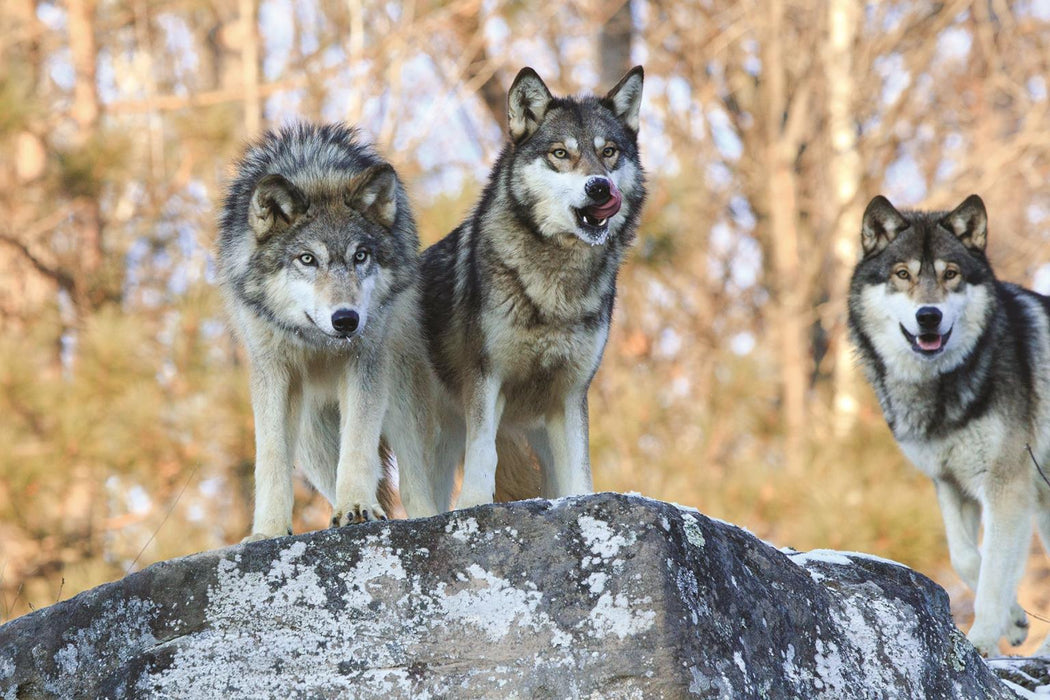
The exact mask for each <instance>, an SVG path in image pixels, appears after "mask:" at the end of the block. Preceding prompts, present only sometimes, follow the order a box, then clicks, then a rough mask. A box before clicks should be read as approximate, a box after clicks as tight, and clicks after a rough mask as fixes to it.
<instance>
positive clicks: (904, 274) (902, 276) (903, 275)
mask: <svg viewBox="0 0 1050 700" xmlns="http://www.w3.org/2000/svg"><path fill="white" fill-rule="evenodd" d="M893 274H895V275H897V277H899V278H900V279H902V280H906V279H911V273H909V272H908V271H907V270H905V269H904V268H903V267H902V268H901V269H899V270H897V271H896V272H894V273H893Z"/></svg>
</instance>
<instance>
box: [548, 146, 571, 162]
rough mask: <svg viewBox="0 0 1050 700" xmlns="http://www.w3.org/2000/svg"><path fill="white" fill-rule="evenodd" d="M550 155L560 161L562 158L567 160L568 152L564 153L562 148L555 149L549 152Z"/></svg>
mask: <svg viewBox="0 0 1050 700" xmlns="http://www.w3.org/2000/svg"><path fill="white" fill-rule="evenodd" d="M551 155H552V156H554V157H555V158H557V159H558V160H561V159H563V158H568V157H569V152H568V151H566V150H565V149H564V148H555V149H554V150H553V151H551Z"/></svg>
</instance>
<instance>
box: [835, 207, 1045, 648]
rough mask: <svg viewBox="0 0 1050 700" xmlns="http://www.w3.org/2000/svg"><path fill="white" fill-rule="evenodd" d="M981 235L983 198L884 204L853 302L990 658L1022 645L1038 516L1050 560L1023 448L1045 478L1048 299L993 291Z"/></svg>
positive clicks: (860, 342)
mask: <svg viewBox="0 0 1050 700" xmlns="http://www.w3.org/2000/svg"><path fill="white" fill-rule="evenodd" d="M987 234H988V223H987V214H986V212H985V208H984V204H983V202H981V200H980V198H979V197H977V196H976V195H974V196H971V197H970V198H968V199H967V200H966V201H964V202H963V203H962V204H961V205H960V206H959V207H958V208H956V209H955V210H953V211H951V212H909V211H905V212H898V211H897V210H896V209H894V208H893V206H892V205H891V204H890V203H889V201H887V200H886V199H885V198H883V197H876V198H875V199H874V200H872V202H871V204H869V205H868V209H867V211H866V212H865V214H864V222H863V226H862V234H861V236H862V237H861V242H862V246H863V249H864V257H863V259H862V260H861V262H860V263H859V264H858V265H857V267H856V270H855V271H854V274H853V280H852V285H851V287H850V299H849V326H850V332H851V334H852V337H853V341H854V343H855V344H856V347H857V350H858V355H859V357H860V360H861V364H862V365H863V367H864V370H865V372H866V374H867V377H868V379H869V381H870V382H871V384H872V386H873V387H874V388H875V392H876V394H877V395H878V398H879V403H880V405H881V406H882V411H883V414H884V415H885V417H886V421H887V422H888V423H889V426H890V429H891V430H892V431H893V435H894V437H895V438H896V439H897V442H898V444H899V445H900V447H901V449H902V450H903V451H904V453H905V454H906V455H907V456H908V458H909V459H910V460H911V461H912V462H913V463H914V464H915V465H916V466H917V467H918V468H919V469H921V470H922V471H923V472H924V473H925V474H927V475H928V476H929V477H930V478H932V479H933V481H934V484H935V486H936V489H937V498H938V501H939V503H940V507H941V512H942V516H943V518H944V525H945V529H946V532H947V539H948V548H949V551H950V554H951V560H952V565H953V567H954V568H955V570H956V571H957V572H958V574H959V576H960V577H961V578H962V579H963V580H964V581H965V582H966V583H967V585H969V586H970V587H971V588H972V589H974V590H975V591H976V600H975V603H974V612H975V619H974V624H973V627H971V629H970V632H969V635H968V636H969V638H970V640H971V641H972V642H973V644H974V645H975V646H976V647H977V648H978V650H980V651H981V653H983V654H985V655H988V654H996V653H997V651H998V646H999V638H1000V637H1002V636H1004V635H1005V636H1006V638H1007V639H1008V640H1009V641H1010V642H1011V643H1012V644H1020V643H1021V642H1022V641H1023V640H1024V638H1025V636H1026V635H1027V631H1028V621H1027V619H1026V617H1025V613H1024V611H1023V610H1022V609H1021V608H1020V606H1018V604H1017V601H1016V595H1017V586H1018V584H1019V582H1020V578H1021V576H1022V574H1023V571H1024V565H1025V561H1026V558H1027V553H1028V546H1029V543H1030V541H1031V535H1032V516H1033V515H1034V516H1036V522H1037V525H1038V529H1039V533H1040V535H1041V538H1042V540H1043V543H1044V545H1046V546H1048V547H1050V488H1048V486H1047V484H1046V483H1045V482H1044V480H1043V478H1042V477H1041V476H1040V474H1039V471H1038V470H1037V468H1036V466H1035V464H1033V459H1032V457H1031V456H1030V455H1029V453H1028V450H1027V447H1026V446H1030V447H1031V449H1032V452H1033V454H1034V456H1035V459H1037V460H1038V462H1039V464H1040V465H1041V466H1042V467H1043V469H1044V470H1050V298H1047V297H1044V296H1042V295H1039V294H1036V293H1035V292H1031V291H1029V290H1027V289H1023V288H1021V287H1018V286H1016V285H1013V284H1007V283H1004V282H1000V281H998V280H997V279H996V278H995V275H994V273H993V272H992V268H991V266H990V265H989V263H988V259H987V258H986V257H985V244H986V241H987ZM924 316H925V319H926V326H925V328H924V327H922V326H920V319H921V318H923V317H924ZM938 319H939V323H938V322H937V321H938ZM982 525H983V528H984V537H983V542H982V545H981V549H980V550H979V549H978V529H979V527H980V526H982ZM1044 646H1045V644H1044Z"/></svg>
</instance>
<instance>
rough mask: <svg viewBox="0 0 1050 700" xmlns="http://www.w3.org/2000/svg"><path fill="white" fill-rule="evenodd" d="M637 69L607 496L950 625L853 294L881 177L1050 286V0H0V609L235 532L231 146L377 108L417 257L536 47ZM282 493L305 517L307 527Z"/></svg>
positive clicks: (597, 415) (471, 179) (607, 432)
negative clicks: (922, 591) (228, 305)
mask: <svg viewBox="0 0 1050 700" xmlns="http://www.w3.org/2000/svg"><path fill="white" fill-rule="evenodd" d="M635 63H640V64H643V65H644V66H645V71H646V78H645V95H644V108H643V114H642V131H641V143H642V150H643V159H644V162H645V164H646V167H647V169H648V172H649V177H650V193H651V194H650V198H649V203H648V206H647V208H646V211H645V216H644V221H643V224H642V227H641V235H640V237H639V240H638V243H637V245H636V246H635V248H634V250H633V251H632V252H631V255H630V257H629V260H628V262H627V265H626V267H625V268H624V270H623V273H622V277H621V286H620V298H619V301H618V307H617V310H616V314H615V319H614V324H613V331H612V337H611V338H610V341H609V345H608V349H607V351H606V355H605V360H604V363H603V365H602V368H601V370H600V371H599V373H598V376H597V378H596V380H595V383H594V384H593V386H592V389H591V402H592V403H591V429H592V445H591V452H592V460H593V466H594V475H595V482H596V487H597V488H598V489H602V490H606V489H608V490H616V491H637V492H641V493H642V494H644V495H647V496H651V497H655V498H661V499H666V500H672V501H676V502H679V503H682V504H685V505H690V506H695V507H697V508H699V509H700V510H702V511H703V512H705V513H707V514H709V515H712V516H717V517H719V518H723V519H725V520H729V521H731V522H734V523H737V524H739V525H741V526H744V527H747V528H748V529H750V530H751V531H753V532H754V533H756V534H757V535H758V536H760V537H762V538H764V539H766V540H769V541H770V542H773V543H775V544H776V545H778V546H792V547H795V548H799V549H809V548H816V547H833V548H840V549H848V550H861V551H866V552H873V553H876V554H880V555H883V556H886V557H890V558H893V559H896V560H899V561H902V562H904V563H907V564H909V565H912V566H914V567H917V568H918V569H919V570H921V571H923V572H925V573H926V574H928V575H930V576H931V577H933V578H935V579H936V580H938V581H939V582H940V583H942V584H943V585H945V586H946V587H947V588H948V589H949V592H950V593H951V594H952V597H953V600H954V602H955V605H956V614H957V617H958V619H959V621H960V623H961V624H963V625H966V624H968V623H969V615H970V614H971V610H970V609H968V605H969V602H968V601H969V600H970V598H969V597H968V595H967V593H966V592H965V589H964V588H963V587H962V585H961V584H960V582H959V581H958V579H957V578H956V577H955V576H954V574H953V573H952V572H951V570H950V568H949V565H948V561H947V551H946V548H945V544H944V535H943V527H942V525H941V521H940V515H939V512H938V510H937V505H936V501H935V498H934V494H933V489H932V486H931V485H930V484H929V482H928V481H927V480H926V479H925V477H923V476H921V475H920V474H919V473H918V472H917V471H916V470H914V469H913V468H912V467H911V466H910V465H909V464H908V463H907V462H906V461H905V459H904V458H903V457H902V456H901V455H900V453H899V452H898V450H897V448H896V447H895V446H894V444H893V441H892V438H891V435H890V433H889V431H888V429H887V428H886V427H885V425H884V423H883V420H882V417H881V414H880V413H879V410H878V406H877V404H876V402H875V400H874V397H873V394H872V392H871V391H870V389H869V388H868V387H867V385H866V384H865V383H864V382H863V380H862V378H860V376H859V374H858V372H857V370H856V368H855V366H854V363H853V360H852V357H851V354H850V353H851V349H850V346H849V342H848V339H847V338H846V336H845V332H844V316H845V293H846V288H847V282H848V278H849V274H850V272H851V269H852V266H853V264H854V262H855V261H856V259H857V254H858V245H857V244H858V239H859V221H860V214H861V212H862V211H863V208H864V206H865V204H866V203H867V201H868V200H869V199H870V198H871V197H872V196H873V195H875V194H877V193H884V194H887V195H888V196H889V197H890V198H891V199H892V200H893V201H894V203H895V204H897V205H898V206H923V207H931V208H951V207H953V206H955V205H956V204H957V203H958V202H960V201H961V200H962V199H963V198H964V197H965V196H967V195H968V194H970V193H973V192H977V193H980V194H981V196H982V197H983V198H984V200H985V202H986V203H987V205H988V207H989V211H990V216H991V225H990V227H991V238H990V256H991V258H992V260H993V263H994V264H995V265H996V266H997V270H998V272H999V274H1000V276H1001V277H1002V278H1005V279H1009V280H1013V281H1017V282H1020V283H1023V284H1027V285H1032V286H1035V287H1036V288H1037V289H1041V290H1042V291H1044V292H1045V291H1048V290H1050V266H1047V265H1046V264H1047V263H1050V246H1048V242H1050V187H1048V183H1050V102H1048V97H1047V92H1048V85H1047V80H1048V77H1050V2H1047V0H1042V1H1041V2H1008V1H1007V0H985V1H984V2H964V1H960V0H946V1H943V2H936V3H933V2H868V3H860V2H854V1H851V0H824V1H822V2H791V1H789V0H768V1H763V2H735V1H721V0H689V1H686V2H681V1H678V0H581V1H580V2H577V3H571V4H563V3H532V2H521V1H520V0H518V1H515V0H512V1H510V2H501V1H500V0H407V1H405V2H380V1H378V0H342V1H341V2H335V1H332V2H327V1H326V0H237V1H236V2H219V1H218V0H159V1H147V0H66V1H65V2H48V1H43V0H5V1H4V2H3V4H2V6H0V444H2V445H3V447H2V448H0V621H3V620H7V619H10V618H12V617H14V616H17V615H21V614H24V613H26V612H27V611H29V610H30V609H33V608H35V607H41V606H44V605H47V604H50V603H53V602H55V601H56V600H58V599H60V598H66V597H69V596H70V595H72V594H75V593H77V592H78V591H81V590H83V589H85V588H87V587H90V586H94V585H97V584H99V583H102V582H105V581H109V580H112V579H115V578H119V577H120V576H122V575H124V574H125V573H126V572H128V571H130V570H134V569H138V568H141V567H143V566H145V565H147V564H149V563H151V562H154V561H157V560H160V559H166V558H170V557H174V556H179V555H184V554H189V553H192V552H196V551H199V550H203V549H208V548H214V547H221V546H224V545H226V544H229V543H233V542H237V541H239V540H240V538H241V537H243V536H244V535H245V534H246V533H247V532H248V527H249V520H250V512H251V494H252V489H253V487H252V483H251V478H250V476H251V472H252V460H253V438H252V415H251V407H250V403H249V399H248V381H247V372H246V364H245V357H244V354H243V353H242V351H241V350H240V349H239V348H238V347H237V346H236V344H235V342H234V340H233V339H232V337H231V334H230V333H229V331H228V329H227V326H226V323H225V320H224V315H223V310H222V308H221V304H220V303H219V300H218V295H217V293H216V289H215V287H214V268H213V263H212V260H211V250H212V245H213V242H214V238H215V212H216V209H217V206H218V204H219V202H220V201H221V198H222V195H223V184H224V181H225V180H226V178H227V177H228V174H229V171H228V167H229V164H230V162H231V161H232V160H233V159H234V158H235V157H236V156H237V155H238V153H239V152H240V151H241V149H242V148H243V146H244V144H245V142H246V141H247V140H248V139H251V138H253V137H255V136H257V135H258V134H259V133H260V132H261V131H263V130H265V129H267V128H270V127H272V126H277V125H280V124H282V123H284V122H287V121H289V120H293V119H296V118H303V119H315V120H345V121H349V122H352V123H355V124H358V125H360V126H361V127H362V129H363V130H364V131H365V133H366V135H367V136H368V137H370V138H371V139H373V140H375V141H376V142H377V143H378V145H379V147H380V149H381V150H382V152H383V153H384V154H385V155H386V156H387V157H388V158H389V159H390V160H391V161H392V162H393V163H394V165H395V167H397V168H398V170H399V171H400V173H401V174H402V175H403V176H404V178H405V180H406V182H407V183H408V185H409V188H410V192H411V193H412V196H413V200H414V204H415V206H416V208H417V216H418V220H419V222H420V224H421V232H422V236H423V239H424V242H425V243H431V242H433V241H435V240H437V239H438V238H439V237H440V236H442V235H443V234H444V233H446V232H447V231H448V230H450V229H451V228H452V227H453V226H454V225H455V224H456V223H457V222H458V221H459V220H460V219H461V218H463V217H464V216H465V214H466V212H467V211H468V208H469V206H470V205H471V203H472V201H473V200H474V198H475V197H476V196H477V194H478V192H479V190H480V184H481V183H482V181H483V178H484V177H485V174H486V173H487V171H488V168H489V167H490V166H491V164H492V162H493V160H494V158H495V155H496V154H497V152H498V150H499V148H500V146H501V144H502V140H503V133H504V121H505V105H504V101H505V94H506V89H507V87H508V86H509V82H510V80H511V79H512V78H513V76H514V75H515V73H516V72H517V70H518V69H519V68H520V67H521V66H523V65H531V66H533V67H535V68H536V69H537V70H538V71H539V73H540V74H541V75H542V76H543V77H544V79H545V80H546V81H547V82H548V84H549V85H550V86H551V87H552V89H554V90H555V91H556V92H577V91H602V92H604V91H605V90H607V89H608V88H609V87H611V86H612V85H613V84H614V83H615V81H616V80H617V79H618V78H619V77H620V76H621V75H622V74H623V72H624V71H626V70H627V69H628V68H629V67H630V66H631V65H634V64H635ZM298 488H299V491H298V501H299V503H298V505H297V509H296V513H297V520H296V527H297V529H298V530H300V531H301V530H304V529H308V528H317V527H323V526H324V525H325V524H326V522H327V519H328V506H327V504H325V503H324V502H323V499H321V498H319V497H318V496H316V495H314V494H311V493H310V491H309V489H307V488H305V487H304V486H302V485H301V484H300V486H299V487H298ZM1034 552H1036V550H1035V549H1034V548H1033V553H1034ZM1048 578H1050V571H1048V567H1047V560H1046V557H1045V555H1043V554H1041V553H1039V554H1037V555H1035V556H1033V557H1032V558H1031V561H1030V563H1029V572H1028V574H1027V576H1026V579H1025V584H1024V588H1023V594H1022V599H1021V602H1022V604H1023V605H1024V606H1025V607H1026V608H1027V609H1028V610H1030V611H1032V612H1034V613H1036V614H1039V615H1042V616H1044V617H1050V586H1048V585H1047V583H1048ZM1047 628H1048V625H1047V624H1045V623H1043V622H1039V621H1035V622H1034V623H1033V637H1034V638H1040V637H1042V636H1044V635H1045V634H1046V631H1047Z"/></svg>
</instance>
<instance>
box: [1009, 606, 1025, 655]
mask: <svg viewBox="0 0 1050 700" xmlns="http://www.w3.org/2000/svg"><path fill="white" fill-rule="evenodd" d="M1027 638H1028V615H1026V614H1025V611H1024V608H1022V607H1021V606H1020V605H1018V604H1017V603H1014V604H1013V607H1011V608H1010V623H1009V624H1008V625H1007V626H1006V641H1008V642H1010V645H1011V646H1017V645H1018V644H1020V643H1021V642H1023V641H1024V640H1025V639H1027Z"/></svg>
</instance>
